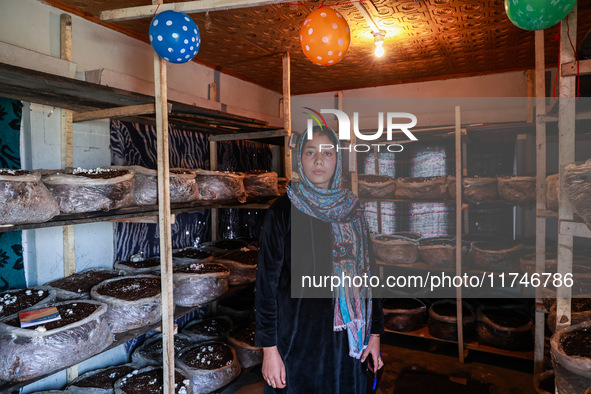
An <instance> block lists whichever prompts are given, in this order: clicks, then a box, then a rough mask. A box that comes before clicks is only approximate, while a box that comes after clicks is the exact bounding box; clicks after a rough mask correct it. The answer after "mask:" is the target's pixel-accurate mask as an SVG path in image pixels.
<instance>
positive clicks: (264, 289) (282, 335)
mask: <svg viewBox="0 0 591 394" xmlns="http://www.w3.org/2000/svg"><path fill="white" fill-rule="evenodd" d="M292 229H297V230H294V232H293V233H292ZM330 239H331V227H330V223H327V222H323V221H321V220H319V219H316V218H313V217H311V216H308V215H306V214H304V213H302V212H300V211H299V210H298V209H296V208H295V207H294V208H292V204H291V201H290V200H289V198H288V197H287V196H282V197H280V198H278V199H277V201H276V202H275V203H274V204H273V205H272V206H271V207H270V208H269V210H268V212H267V215H266V217H265V223H264V227H263V230H262V233H261V236H260V239H259V260H258V272H257V280H256V294H255V305H256V333H255V345H256V346H261V347H269V346H277V348H278V350H279V354H280V355H281V358H282V359H283V362H284V364H285V369H286V377H287V378H286V381H287V385H286V387H285V389H283V390H279V389H273V388H272V387H270V386H268V385H265V393H275V392H278V393H287V392H289V393H294V394H299V393H365V391H366V382H367V375H366V373H365V372H364V369H363V366H362V364H361V362H360V361H359V359H355V358H353V357H351V356H349V345H348V341H347V332H346V331H344V330H343V331H336V332H335V331H334V330H333V315H334V306H333V301H332V298H331V297H330V293H327V294H328V295H329V296H328V297H327V298H300V297H302V296H303V297H306V296H307V295H309V293H306V291H305V290H303V288H302V287H301V286H297V287H296V286H293V289H294V296H295V297H297V298H292V293H291V289H292V283H291V281H292V273H291V265H292V253H291V252H292V249H291V248H292V243H293V247H294V250H293V252H294V253H293V258H294V259H297V261H298V264H302V263H303V262H306V263H305V266H306V268H305V269H304V270H305V271H306V272H307V273H309V274H310V275H317V276H322V275H330V274H331V270H332V267H331V264H327V262H329V263H330V262H331V261H332V259H331V255H332V244H331V241H330ZM370 249H371V248H370ZM370 258H371V260H372V261H373V262H374V264H375V260H374V259H373V254H372V253H371V252H370ZM374 272H375V271H374V270H372V273H374ZM325 291H328V292H330V289H328V290H326V289H325ZM373 305H374V307H373V314H372V327H371V332H372V333H382V332H383V328H384V321H383V312H382V303H381V300H380V299H374V300H373Z"/></svg>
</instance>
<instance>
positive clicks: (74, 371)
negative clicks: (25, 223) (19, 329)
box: [60, 14, 78, 383]
mask: <svg viewBox="0 0 591 394" xmlns="http://www.w3.org/2000/svg"><path fill="white" fill-rule="evenodd" d="M60 58H61V59H62V60H66V61H68V62H71V61H72V17H71V16H70V15H68V14H61V15H60ZM61 113H62V119H61V120H62V122H61V128H62V133H61V140H62V141H61V145H62V147H61V155H62V168H66V167H73V166H74V129H73V124H72V111H71V110H68V109H62V112H61ZM62 239H63V251H64V276H70V275H72V274H74V273H76V248H75V238H74V226H64V227H63V228H62ZM77 377H78V365H74V366H72V367H70V368H68V369H66V381H67V382H68V383H70V382H71V381H73V380H74V379H76V378H77Z"/></svg>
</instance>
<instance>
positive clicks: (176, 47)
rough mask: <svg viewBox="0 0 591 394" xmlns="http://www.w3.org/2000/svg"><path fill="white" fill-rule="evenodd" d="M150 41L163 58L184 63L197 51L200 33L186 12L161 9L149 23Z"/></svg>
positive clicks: (199, 43)
mask: <svg viewBox="0 0 591 394" xmlns="http://www.w3.org/2000/svg"><path fill="white" fill-rule="evenodd" d="M150 43H151V44H152V47H153V48H154V50H155V51H156V53H157V54H158V55H159V56H160V57H161V58H163V59H164V60H166V61H169V62H171V63H186V62H188V61H190V60H191V59H193V58H194V57H195V55H197V52H199V47H200V45H201V34H199V29H198V28H197V25H196V24H195V22H194V21H193V19H191V18H189V16H188V15H187V14H184V13H182V12H178V11H172V10H171V11H163V12H161V13H159V14H158V15H156V16H155V17H154V19H152V23H150Z"/></svg>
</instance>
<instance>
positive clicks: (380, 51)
mask: <svg viewBox="0 0 591 394" xmlns="http://www.w3.org/2000/svg"><path fill="white" fill-rule="evenodd" d="M383 45H384V42H383V41H377V42H376V52H375V54H376V56H377V57H382V56H384V46H383Z"/></svg>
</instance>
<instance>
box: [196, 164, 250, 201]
mask: <svg viewBox="0 0 591 394" xmlns="http://www.w3.org/2000/svg"><path fill="white" fill-rule="evenodd" d="M196 174H197V187H198V188H199V194H200V195H201V199H202V200H206V201H208V200H235V199H238V201H240V202H246V191H245V189H244V175H242V174H239V173H234V172H229V171H208V170H202V169H197V170H196Z"/></svg>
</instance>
